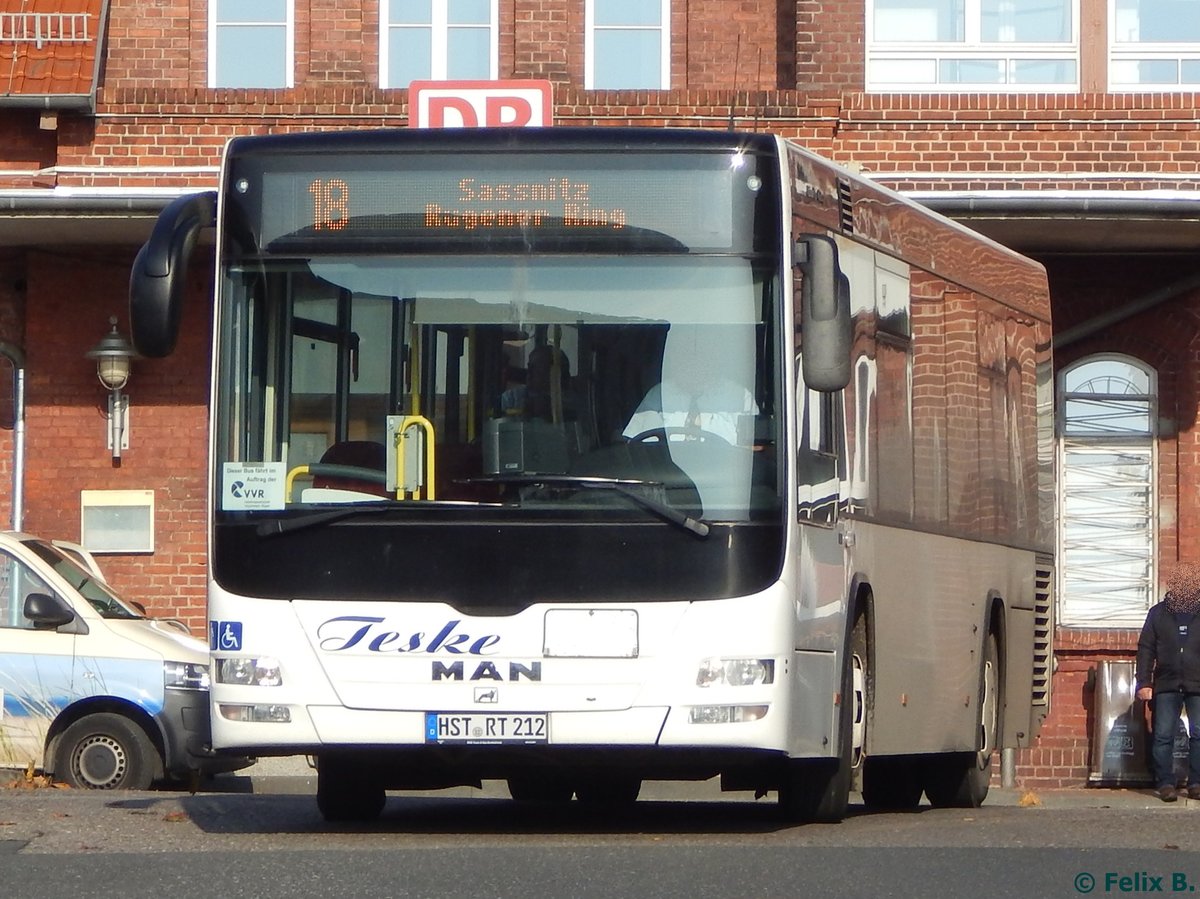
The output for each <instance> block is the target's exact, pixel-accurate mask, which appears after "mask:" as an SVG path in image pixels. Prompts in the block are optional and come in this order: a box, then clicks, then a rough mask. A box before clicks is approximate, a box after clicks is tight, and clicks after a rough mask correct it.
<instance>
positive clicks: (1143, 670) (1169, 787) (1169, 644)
mask: <svg viewBox="0 0 1200 899" xmlns="http://www.w3.org/2000/svg"><path fill="white" fill-rule="evenodd" d="M1198 612H1200V565H1197V564H1195V563H1181V564H1179V565H1178V566H1177V567H1176V568H1175V570H1174V571H1173V572H1172V573H1171V575H1170V577H1168V579H1167V593H1166V595H1165V596H1164V597H1163V600H1162V602H1160V603H1157V604H1156V605H1155V606H1153V607H1152V608H1151V609H1150V611H1149V613H1148V614H1147V615H1146V623H1145V624H1144V625H1143V626H1142V633H1141V636H1140V637H1139V638H1138V649H1137V667H1136V670H1135V674H1134V677H1135V681H1136V684H1137V686H1136V693H1135V694H1134V695H1135V696H1136V697H1137V698H1138V699H1141V700H1146V701H1150V700H1151V699H1152V700H1153V702H1154V714H1153V722H1154V723H1153V728H1154V741H1153V743H1152V749H1151V758H1152V761H1153V768H1154V782H1155V791H1156V792H1157V794H1158V798H1159V799H1161V800H1162V801H1163V802H1174V801H1175V800H1176V799H1177V798H1178V796H1179V793H1178V792H1177V790H1176V782H1175V734H1176V731H1177V730H1178V728H1179V714H1180V712H1181V711H1182V710H1184V709H1186V710H1187V720H1188V786H1187V796H1188V798H1189V799H1200V619H1198V618H1197V617H1196V615H1197V613H1198Z"/></svg>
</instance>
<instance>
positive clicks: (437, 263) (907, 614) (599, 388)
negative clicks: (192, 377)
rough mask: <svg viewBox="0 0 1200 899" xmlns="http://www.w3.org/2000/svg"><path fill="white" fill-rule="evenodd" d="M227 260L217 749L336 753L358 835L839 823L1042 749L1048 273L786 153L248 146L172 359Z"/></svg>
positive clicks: (218, 508)
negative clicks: (677, 787) (531, 808)
mask: <svg viewBox="0 0 1200 899" xmlns="http://www.w3.org/2000/svg"><path fill="white" fill-rule="evenodd" d="M214 224H215V227H216V248H215V255H216V288H215V292H216V299H215V311H214V314H213V319H214V333H213V347H214V349H213V353H214V366H213V388H212V399H211V403H212V406H211V422H212V424H211V440H212V445H211V522H210V528H211V531H210V541H209V542H210V549H209V571H210V577H209V596H208V609H209V619H210V622H209V623H210V649H211V656H212V672H213V683H212V704H213V705H212V739H213V745H214V747H215V748H216V749H217V750H223V751H226V752H237V753H242V754H248V755H255V756H270V755H287V754H305V755H309V756H312V757H314V758H315V763H316V767H317V772H318V773H317V802H318V805H319V807H320V810H321V812H322V814H323V815H324V816H325V818H327V819H329V820H365V819H371V818H373V817H375V816H377V815H378V814H379V813H380V811H381V809H382V808H383V806H384V802H385V792H386V791H388V790H401V789H437V788H443V787H450V786H457V785H468V784H471V785H479V784H481V782H482V781H483V780H503V781H506V782H507V786H508V788H509V790H510V792H511V794H512V797H513V798H514V799H516V800H523V801H544V802H565V801H568V800H570V799H572V798H573V797H576V798H577V799H578V800H579V801H581V802H593V803H624V802H632V801H634V800H635V799H636V798H637V796H638V793H639V790H640V789H641V786H642V782H643V781H644V780H647V779H650V780H707V779H709V778H715V777H720V783H721V786H722V788H723V789H726V790H740V791H752V792H754V793H756V794H757V795H759V796H763V795H765V794H767V793H770V792H775V793H777V794H778V799H779V805H780V808H781V809H782V810H783V812H784V813H785V815H786V816H787V818H788V819H790V820H798V821H811V820H838V819H840V818H841V817H843V816H844V814H845V812H846V808H847V802H848V795H849V793H850V792H851V790H852V789H857V790H861V794H862V798H863V801H864V802H865V803H866V805H867V806H869V807H884V808H904V807H911V806H914V805H916V804H917V803H918V802H920V801H921V798H922V795H924V796H925V797H927V799H928V801H929V802H931V803H932V804H933V805H937V806H975V805H978V804H979V803H980V802H982V801H983V799H984V797H985V795H986V793H987V790H988V784H989V781H990V779H991V778H992V776H993V769H994V767H995V765H994V758H995V757H997V756H998V755H999V753H1000V751H1001V750H1004V749H1016V748H1018V747H1021V746H1025V745H1028V744H1029V742H1030V741H1031V740H1032V738H1033V736H1034V734H1035V732H1036V729H1037V727H1038V726H1039V724H1040V722H1041V719H1042V718H1043V717H1044V715H1045V713H1046V711H1047V708H1046V706H1047V703H1048V687H1049V683H1048V679H1049V670H1048V663H1049V654H1050V646H1049V635H1050V620H1049V616H1050V602H1051V597H1050V589H1051V588H1050V584H1051V582H1052V577H1053V562H1052V557H1051V555H1050V553H1051V548H1052V536H1051V535H1052V530H1053V520H1052V508H1051V505H1052V498H1053V489H1052V478H1053V471H1052V453H1051V450H1052V445H1053V442H1052V439H1051V435H1052V431H1051V415H1052V401H1051V390H1052V386H1051V385H1052V382H1051V359H1050V323H1049V302H1048V295H1047V286H1046V279H1045V273H1044V271H1043V269H1042V268H1041V267H1040V266H1039V265H1037V264H1035V263H1033V262H1031V261H1029V260H1027V259H1024V258H1022V257H1021V256H1018V255H1016V254H1015V253H1012V252H1010V251H1008V250H1006V249H1004V248H1003V247H1001V246H999V245H997V244H995V243H993V242H991V241H989V240H987V239H985V238H982V237H980V236H978V235H976V234H973V233H972V232H970V231H968V230H966V229H964V228H962V227H960V226H958V225H956V224H954V223H952V222H950V221H948V220H946V219H944V218H941V217H939V216H937V215H935V214H932V213H931V212H929V211H927V210H926V209H924V208H922V207H920V206H918V205H916V204H914V203H912V202H909V201H907V200H906V199H904V198H903V197H901V196H899V195H897V194H895V193H892V192H890V191H888V190H886V189H884V188H881V187H879V186H878V185H876V184H874V183H872V182H871V181H870V180H869V179H867V178H864V177H861V176H859V175H857V174H854V173H851V172H849V171H847V170H844V169H842V168H839V167H837V166H834V165H832V164H831V163H829V162H827V161H825V160H823V159H821V158H819V157H818V156H815V155H813V154H811V153H809V152H806V151H805V150H804V149H802V148H800V147H798V146H795V145H793V144H792V143H790V142H787V141H784V140H782V139H779V138H777V137H773V136H769V135H766V134H740V133H732V132H717V131H688V130H669V129H664V130H660V129H622V128H596V129H576V128H545V129H495V130H483V129H480V130H454V131H419V130H379V131H359V132H342V133H336V134H334V133H328V134H322V133H309V134H287V135H276V136H256V137H243V138H236V139H234V140H232V141H231V142H230V143H229V145H228V148H227V151H226V154H225V159H224V164H223V167H222V174H221V181H220V189H219V191H216V192H206V193H199V194H194V195H188V196H185V197H181V198H179V199H177V200H175V201H173V202H172V203H171V204H170V205H169V206H168V207H167V208H166V209H165V210H164V212H163V213H162V216H161V218H160V219H159V221H158V223H157V224H156V227H155V230H154V232H153V235H152V237H151V238H150V240H149V241H148V243H147V244H146V246H145V247H144V248H143V250H142V252H141V253H140V254H139V256H138V259H137V261H136V263H135V266H134V272H133V277H132V282H131V317H132V322H131V325H132V330H133V333H134V338H135V343H136V345H137V347H138V349H139V351H140V352H141V353H143V354H144V355H147V356H164V355H167V354H168V353H170V352H171V350H172V349H173V346H174V344H175V341H176V338H177V334H178V330H179V327H180V315H181V307H182V305H183V295H184V283H185V280H186V278H185V274H186V267H187V257H188V256H189V255H190V253H191V251H192V247H193V245H194V244H195V242H196V238H197V236H198V233H199V232H200V231H201V230H202V229H204V228H208V227H211V226H213V225H214ZM1013 758H1015V754H1014V753H1008V754H1006V756H1005V761H1012V759H1013Z"/></svg>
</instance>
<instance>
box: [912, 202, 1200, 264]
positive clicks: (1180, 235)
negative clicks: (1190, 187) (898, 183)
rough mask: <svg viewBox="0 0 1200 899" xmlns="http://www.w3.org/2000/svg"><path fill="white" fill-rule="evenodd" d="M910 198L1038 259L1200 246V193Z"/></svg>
mask: <svg viewBox="0 0 1200 899" xmlns="http://www.w3.org/2000/svg"><path fill="white" fill-rule="evenodd" d="M906 196H909V197H911V198H912V199H914V200H917V201H918V202H920V203H922V204H924V205H926V206H928V207H930V208H931V209H933V210H935V211H937V212H940V213H941V214H942V215H945V216H947V217H948V218H952V219H954V220H955V221H958V222H961V223H962V224H964V225H966V226H967V227H969V228H972V229H974V230H976V231H979V232H980V233H982V234H985V235H987V236H988V237H990V238H992V239H993V240H995V241H997V242H999V243H1002V244H1004V245H1005V246H1008V247H1011V248H1013V249H1014V250H1017V251H1019V252H1022V253H1026V254H1029V255H1034V256H1044V255H1062V254H1071V255H1128V254H1132V253H1137V254H1147V253H1154V254H1177V253H1184V252H1186V253H1194V252H1196V250H1197V249H1198V248H1200V192H1192V191H1187V192H1185V191H1146V192H1137V193H1132V192H1120V191H1097V192H1080V191H1031V190H1025V191H978V192H956V191H925V192H918V191H912V192H907V193H906Z"/></svg>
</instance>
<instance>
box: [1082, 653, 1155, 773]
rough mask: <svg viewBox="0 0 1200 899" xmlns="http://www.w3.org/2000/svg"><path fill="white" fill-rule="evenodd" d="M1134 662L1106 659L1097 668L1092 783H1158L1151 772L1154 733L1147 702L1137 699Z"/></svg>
mask: <svg viewBox="0 0 1200 899" xmlns="http://www.w3.org/2000/svg"><path fill="white" fill-rule="evenodd" d="M1133 692H1134V682H1133V662H1129V661H1116V660H1110V659H1104V660H1103V661H1101V662H1100V664H1099V666H1097V668H1096V694H1095V696H1096V705H1095V709H1096V715H1095V733H1093V734H1092V764H1091V771H1090V773H1089V774H1088V782H1089V783H1095V784H1108V785H1113V786H1119V785H1129V786H1132V785H1139V786H1146V785H1152V784H1153V783H1154V776H1153V775H1152V774H1151V773H1150V734H1149V733H1148V732H1147V729H1146V703H1144V702H1139V701H1137V700H1135V699H1134V698H1133Z"/></svg>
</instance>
